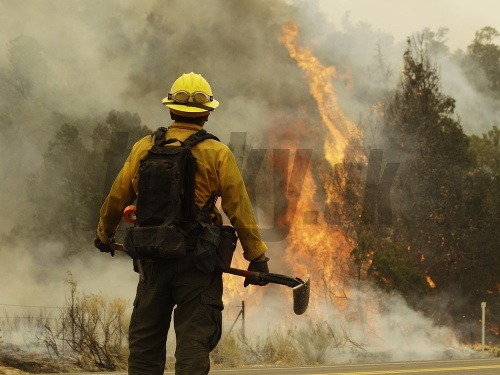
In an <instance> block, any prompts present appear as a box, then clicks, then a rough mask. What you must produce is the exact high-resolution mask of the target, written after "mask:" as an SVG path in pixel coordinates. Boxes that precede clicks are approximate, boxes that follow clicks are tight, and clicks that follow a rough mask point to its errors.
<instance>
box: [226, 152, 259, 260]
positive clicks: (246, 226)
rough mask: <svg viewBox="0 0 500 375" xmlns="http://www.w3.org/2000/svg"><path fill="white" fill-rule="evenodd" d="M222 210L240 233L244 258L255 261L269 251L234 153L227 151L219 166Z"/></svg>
mask: <svg viewBox="0 0 500 375" xmlns="http://www.w3.org/2000/svg"><path fill="white" fill-rule="evenodd" d="M219 179H220V184H221V186H220V191H221V197H222V202H221V204H222V209H223V211H224V213H225V214H226V215H227V217H228V218H229V220H230V221H231V224H232V225H233V227H234V228H235V229H236V231H237V232H238V237H239V238H240V242H241V246H242V247H243V256H244V257H245V259H246V260H249V261H250V260H253V259H255V258H257V257H259V256H260V255H262V254H264V253H265V252H266V251H267V246H266V244H265V243H264V242H263V241H262V238H261V234H260V230H259V226H258V224H257V220H256V218H255V214H254V211H253V208H252V204H251V202H250V198H249V196H248V193H247V190H246V187H245V183H244V181H243V177H242V175H241V172H240V170H239V168H238V165H237V163H236V159H235V158H234V155H233V153H232V152H231V151H230V150H229V149H227V150H226V152H224V155H223V156H222V158H221V161H220V166H219Z"/></svg>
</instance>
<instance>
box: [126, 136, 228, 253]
mask: <svg viewBox="0 0 500 375" xmlns="http://www.w3.org/2000/svg"><path fill="white" fill-rule="evenodd" d="M166 131H167V129H166V128H159V129H158V130H157V131H156V132H154V133H153V145H152V147H151V149H150V150H149V151H148V155H147V156H146V158H145V159H143V160H142V161H141V164H140V166H139V182H138V195H137V204H136V206H137V208H136V209H137V212H136V215H137V223H136V226H135V227H133V228H127V232H126V235H125V241H124V245H125V252H126V253H127V254H129V255H130V256H131V257H133V258H141V257H148V258H164V259H175V258H178V257H180V256H183V255H185V254H186V250H187V246H188V242H187V241H188V237H189V234H190V233H191V232H195V230H197V229H198V230H203V231H202V234H203V235H200V236H198V237H202V238H204V237H206V238H205V239H206V240H207V241H209V242H210V243H212V244H213V245H214V246H215V247H216V246H217V245H218V241H219V238H218V228H216V227H215V226H213V225H211V222H210V219H209V215H210V213H211V212H212V210H213V207H214V206H215V201H216V200H217V198H218V195H217V194H214V195H212V197H211V198H210V199H209V200H208V202H206V204H205V206H204V207H203V208H202V209H198V206H197V205H196V203H195V194H194V189H195V172H196V158H195V157H194V156H193V154H192V152H191V147H193V146H194V145H196V144H197V143H199V142H202V141H204V140H205V139H215V140H217V141H219V139H218V138H217V137H216V136H214V135H212V134H210V133H208V132H207V131H206V130H203V129H202V130H199V131H197V132H196V133H194V134H192V135H191V136H189V137H188V138H187V139H186V140H185V141H180V140H178V139H176V138H171V139H167V140H165V133H166ZM172 143H179V145H174V146H167V145H168V144H172ZM207 227H208V228H209V230H205V229H206V228H207ZM198 232H199V231H198ZM193 239H194V240H195V244H196V241H199V240H198V239H197V238H193Z"/></svg>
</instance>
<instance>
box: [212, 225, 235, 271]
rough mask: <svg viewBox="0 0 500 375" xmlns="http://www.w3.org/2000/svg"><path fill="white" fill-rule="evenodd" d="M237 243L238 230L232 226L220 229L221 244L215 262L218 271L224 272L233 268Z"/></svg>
mask: <svg viewBox="0 0 500 375" xmlns="http://www.w3.org/2000/svg"><path fill="white" fill-rule="evenodd" d="M237 241H238V236H236V230H235V229H234V228H233V227H232V226H229V225H224V226H223V227H222V228H220V242H219V247H218V248H217V257H216V262H215V267H216V268H217V269H220V270H222V271H224V270H227V269H228V268H229V267H231V262H232V260H233V254H234V250H235V249H236V242H237Z"/></svg>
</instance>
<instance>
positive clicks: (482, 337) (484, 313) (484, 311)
mask: <svg viewBox="0 0 500 375" xmlns="http://www.w3.org/2000/svg"><path fill="white" fill-rule="evenodd" d="M481 310H482V311H481V313H482V314H481V353H483V355H484V346H485V345H484V342H485V339H484V336H485V319H486V302H481Z"/></svg>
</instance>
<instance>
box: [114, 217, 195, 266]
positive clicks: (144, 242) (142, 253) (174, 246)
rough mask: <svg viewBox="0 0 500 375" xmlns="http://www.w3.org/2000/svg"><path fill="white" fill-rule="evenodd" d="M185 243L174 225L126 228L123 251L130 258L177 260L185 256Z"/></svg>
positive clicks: (183, 237)
mask: <svg viewBox="0 0 500 375" xmlns="http://www.w3.org/2000/svg"><path fill="white" fill-rule="evenodd" d="M186 247H187V241H186V237H185V236H184V234H182V232H181V231H180V230H179V229H178V228H177V227H175V226H174V225H159V226H151V227H138V226H136V227H133V228H127V232H126V234H125V241H124V250H125V252H126V253H127V254H128V255H129V256H130V257H132V258H152V259H177V258H180V257H183V256H185V255H186Z"/></svg>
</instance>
